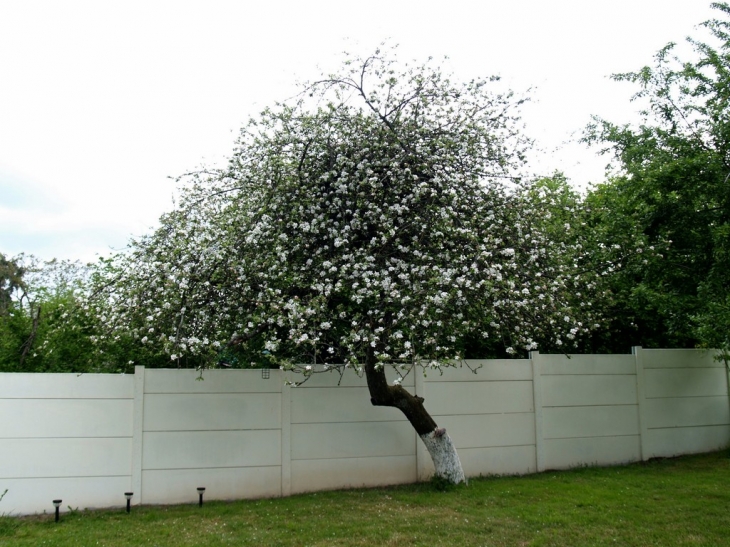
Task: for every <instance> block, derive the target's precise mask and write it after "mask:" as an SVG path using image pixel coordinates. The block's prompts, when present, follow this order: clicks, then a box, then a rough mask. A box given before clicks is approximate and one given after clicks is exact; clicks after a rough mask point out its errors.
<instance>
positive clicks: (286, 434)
mask: <svg viewBox="0 0 730 547" xmlns="http://www.w3.org/2000/svg"><path fill="white" fill-rule="evenodd" d="M278 376H279V385H280V386H281V495H282V497H286V496H290V495H291V386H289V384H287V383H286V382H285V380H286V378H285V377H284V372H283V371H282V370H279V375H278Z"/></svg>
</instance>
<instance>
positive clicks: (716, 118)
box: [587, 3, 730, 348]
mask: <svg viewBox="0 0 730 547" xmlns="http://www.w3.org/2000/svg"><path fill="white" fill-rule="evenodd" d="M712 6H713V7H714V8H715V9H717V10H718V11H719V12H721V15H722V17H723V19H713V20H710V21H706V22H705V23H703V24H702V27H703V28H704V29H706V30H707V31H709V33H710V35H711V39H712V40H713V44H710V43H705V42H700V41H697V40H695V39H691V38H689V39H688V42H689V43H690V44H691V46H692V47H693V50H694V52H695V54H696V58H695V59H694V60H693V61H684V62H683V61H681V60H680V59H678V58H677V57H676V56H674V55H673V51H674V44H669V45H667V46H666V47H664V48H663V49H662V50H661V51H659V53H658V54H657V56H656V59H655V61H656V62H655V65H654V66H653V67H644V68H643V69H641V70H640V71H638V72H631V73H626V74H619V75H616V76H614V79H615V80H618V81H628V82H631V83H633V84H637V85H638V86H639V87H640V90H639V91H638V93H637V94H636V96H635V98H636V99H637V100H639V101H644V102H645V103H646V104H648V108H647V109H646V110H645V111H643V116H644V120H643V122H642V123H641V124H640V125H639V126H638V127H631V126H628V125H623V126H622V125H616V124H613V123H611V122H608V121H606V120H602V119H600V118H597V119H596V120H595V123H594V124H593V125H592V126H591V127H589V130H588V134H587V141H588V142H590V143H594V144H599V145H601V146H603V151H604V152H608V153H611V154H613V155H614V157H615V159H616V160H617V167H618V174H617V175H616V176H614V177H613V178H611V179H610V180H609V182H607V183H606V184H604V185H601V186H599V187H598V188H596V189H595V190H594V191H593V192H592V193H591V195H590V196H589V199H588V201H589V203H592V204H593V205H594V206H595V208H596V209H597V210H602V211H606V213H605V214H604V217H603V218H602V219H600V220H601V221H600V222H597V224H600V225H601V226H603V228H602V229H604V230H606V232H607V233H608V234H609V236H612V237H613V238H615V239H626V238H634V239H636V238H638V239H643V240H644V244H645V245H646V247H644V248H648V247H651V246H654V247H656V248H657V249H659V250H660V251H659V252H661V254H662V255H663V259H662V260H661V261H659V260H647V259H642V260H640V261H638V262H635V263H634V265H633V267H630V268H626V269H624V270H623V271H622V272H621V273H620V274H619V275H618V276H617V277H616V278H615V282H616V286H617V289H618V291H619V292H620V293H621V296H620V298H619V303H620V305H619V307H620V308H622V309H621V311H620V312H619V313H618V315H619V316H621V317H623V322H624V324H625V325H624V326H626V324H627V323H628V324H629V326H630V324H633V328H634V329H635V334H634V335H633V338H632V340H633V341H632V343H635V344H641V345H645V346H650V347H692V346H695V345H697V344H701V345H706V346H715V347H717V346H723V347H725V348H728V334H727V333H728V332H730V321H729V319H730V307H729V306H730V300H728V294H730V269H728V256H729V254H728V253H729V249H730V237H729V234H730V228H729V226H730V184H729V181H730V104H728V102H729V101H730V34H728V30H729V24H730V23H729V21H730V6H728V4H726V3H716V4H713V5H712ZM632 233H633V234H634V235H631V234H632ZM639 249H641V248H639ZM639 249H637V252H638V250H639Z"/></svg>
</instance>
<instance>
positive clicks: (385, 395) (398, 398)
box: [365, 359, 466, 484]
mask: <svg viewBox="0 0 730 547" xmlns="http://www.w3.org/2000/svg"><path fill="white" fill-rule="evenodd" d="M372 361H374V359H373V360H371V359H368V363H367V364H366V365H365V377H366V378H367V382H368V389H369V390H370V402H371V403H372V404H373V405H375V406H392V407H395V408H398V409H400V411H401V412H403V414H405V416H406V418H408V421H409V422H411V425H412V426H413V428H414V429H415V430H416V433H417V434H418V436H419V437H421V440H422V441H423V444H424V445H426V449H427V450H428V453H429V454H430V455H431V459H432V460H433V465H434V467H435V468H436V474H437V475H439V476H441V477H444V478H445V479H447V480H449V481H450V482H452V483H455V484H456V483H460V482H465V480H466V479H465V478H464V471H463V469H462V468H461V461H460V460H459V455H458V454H457V453H456V447H455V446H454V443H453V442H451V438H450V437H449V436H448V434H447V433H446V430H445V429H443V428H439V427H438V426H437V425H436V422H435V421H434V420H433V418H431V415H430V414H429V413H428V412H427V411H426V408H425V407H424V406H423V397H417V396H414V395H411V394H410V393H408V391H406V390H405V389H404V388H403V387H402V386H400V385H395V386H391V385H388V381H387V380H386V378H385V369H383V368H382V367H380V368H378V367H376V366H375V363H374V362H372Z"/></svg>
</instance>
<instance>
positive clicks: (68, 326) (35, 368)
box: [0, 255, 103, 372]
mask: <svg viewBox="0 0 730 547" xmlns="http://www.w3.org/2000/svg"><path fill="white" fill-rule="evenodd" d="M86 273H87V269H86V267H85V266H83V265H81V264H79V263H77V262H66V261H57V260H51V261H49V262H42V261H40V260H38V259H36V258H34V257H32V256H25V255H20V256H18V257H15V258H12V259H7V258H5V257H4V256H2V255H0V290H1V291H2V296H1V298H2V304H1V306H0V371H4V372H87V371H93V370H100V369H101V368H103V367H100V366H98V361H96V360H95V359H93V358H92V354H93V353H94V350H95V348H94V347H93V345H92V344H91V342H90V339H89V334H91V333H92V331H93V329H94V328H95V324H96V321H94V320H92V318H90V317H85V316H83V315H82V314H79V313H78V310H77V302H78V300H77V298H78V295H79V293H80V292H81V291H83V290H84V288H85V275H86Z"/></svg>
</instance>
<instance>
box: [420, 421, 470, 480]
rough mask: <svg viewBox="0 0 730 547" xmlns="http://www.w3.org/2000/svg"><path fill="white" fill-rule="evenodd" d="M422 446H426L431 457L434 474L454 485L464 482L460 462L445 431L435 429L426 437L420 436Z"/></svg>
mask: <svg viewBox="0 0 730 547" xmlns="http://www.w3.org/2000/svg"><path fill="white" fill-rule="evenodd" d="M420 437H421V440H422V441H423V444H425V445H426V449H427V450H428V453H429V454H430V455H431V459H432V460H433V465H434V467H435V468H436V474H437V475H438V476H440V477H443V478H445V479H447V480H449V481H450V482H452V483H454V484H458V483H460V482H466V478H465V477H464V470H463V469H462V468H461V460H459V455H458V454H457V453H456V447H455V446H454V443H453V442H451V437H449V436H448V434H447V433H446V430H445V429H435V430H433V431H432V432H431V433H428V434H426V435H420Z"/></svg>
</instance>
